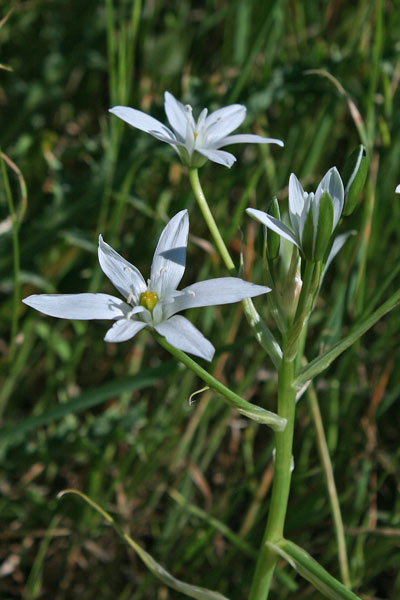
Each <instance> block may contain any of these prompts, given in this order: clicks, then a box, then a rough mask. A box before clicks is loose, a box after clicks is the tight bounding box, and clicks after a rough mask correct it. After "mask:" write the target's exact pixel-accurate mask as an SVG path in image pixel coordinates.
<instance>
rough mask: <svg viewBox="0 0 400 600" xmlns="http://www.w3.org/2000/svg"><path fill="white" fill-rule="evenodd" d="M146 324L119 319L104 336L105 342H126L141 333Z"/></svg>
mask: <svg viewBox="0 0 400 600" xmlns="http://www.w3.org/2000/svg"><path fill="white" fill-rule="evenodd" d="M144 327H146V323H143V322H142V321H134V320H132V319H118V321H115V323H114V325H113V326H112V327H111V328H110V329H109V330H108V331H107V333H106V335H105V336H104V341H105V342H125V341H126V340H130V339H131V338H133V336H134V335H136V334H137V333H139V331H141V330H142V329H143V328H144Z"/></svg>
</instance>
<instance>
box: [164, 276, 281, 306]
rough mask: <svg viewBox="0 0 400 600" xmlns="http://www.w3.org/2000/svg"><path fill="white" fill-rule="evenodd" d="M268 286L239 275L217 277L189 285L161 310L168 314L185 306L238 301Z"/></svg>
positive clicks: (260, 292)
mask: <svg viewBox="0 0 400 600" xmlns="http://www.w3.org/2000/svg"><path fill="white" fill-rule="evenodd" d="M270 291H271V290H270V288H268V287H265V286H263V285H256V284H254V283H251V282H249V281H244V280H243V279H240V278H239V277H218V278H217V279H208V280H206V281H199V282H198V283H194V284H193V285H189V286H188V287H186V288H184V289H183V290H181V291H180V292H179V295H177V296H176V297H175V298H174V299H173V300H172V302H171V303H170V304H168V305H167V306H165V308H164V310H163V314H164V316H170V315H173V314H175V313H177V312H180V311H181V310H186V309H187V308H197V307H200V306H218V305H220V304H231V303H232V302H240V301H241V300H244V299H245V298H253V297H254V296H260V295H261V294H266V293H267V292H270Z"/></svg>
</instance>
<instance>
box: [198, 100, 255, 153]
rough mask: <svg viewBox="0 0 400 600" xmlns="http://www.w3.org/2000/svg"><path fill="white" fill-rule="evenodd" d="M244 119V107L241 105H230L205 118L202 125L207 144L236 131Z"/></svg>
mask: <svg viewBox="0 0 400 600" xmlns="http://www.w3.org/2000/svg"><path fill="white" fill-rule="evenodd" d="M245 118H246V107H245V106H242V105H241V104H231V105H230V106H224V108H219V109H218V110H215V111H214V112H212V113H211V114H210V116H209V117H207V119H206V122H205V124H204V127H205V132H204V133H205V136H206V138H207V142H206V144H205V145H208V144H209V143H212V142H216V141H217V140H220V139H222V138H224V137H226V136H227V135H229V134H230V133H231V132H232V131H234V130H235V129H237V128H238V127H239V125H241V124H242V123H243V121H244V120H245Z"/></svg>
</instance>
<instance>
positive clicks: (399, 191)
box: [395, 183, 400, 194]
mask: <svg viewBox="0 0 400 600" xmlns="http://www.w3.org/2000/svg"><path fill="white" fill-rule="evenodd" d="M395 192H396V194H400V183H399V185H398V186H397V188H396V189H395Z"/></svg>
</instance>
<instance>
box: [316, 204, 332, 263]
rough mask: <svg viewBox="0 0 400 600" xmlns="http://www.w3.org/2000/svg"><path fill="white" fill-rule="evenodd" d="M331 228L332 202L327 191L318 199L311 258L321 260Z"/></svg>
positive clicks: (328, 240) (329, 237)
mask: <svg viewBox="0 0 400 600" xmlns="http://www.w3.org/2000/svg"><path fill="white" fill-rule="evenodd" d="M332 229H333V202H332V198H331V196H330V194H329V192H324V193H323V194H322V196H321V197H320V199H319V214H318V219H317V223H316V226H315V231H314V249H313V257H314V258H313V260H315V261H317V260H321V259H322V258H323V256H324V254H325V252H326V249H327V247H328V244H329V242H330V239H331V234H332Z"/></svg>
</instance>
